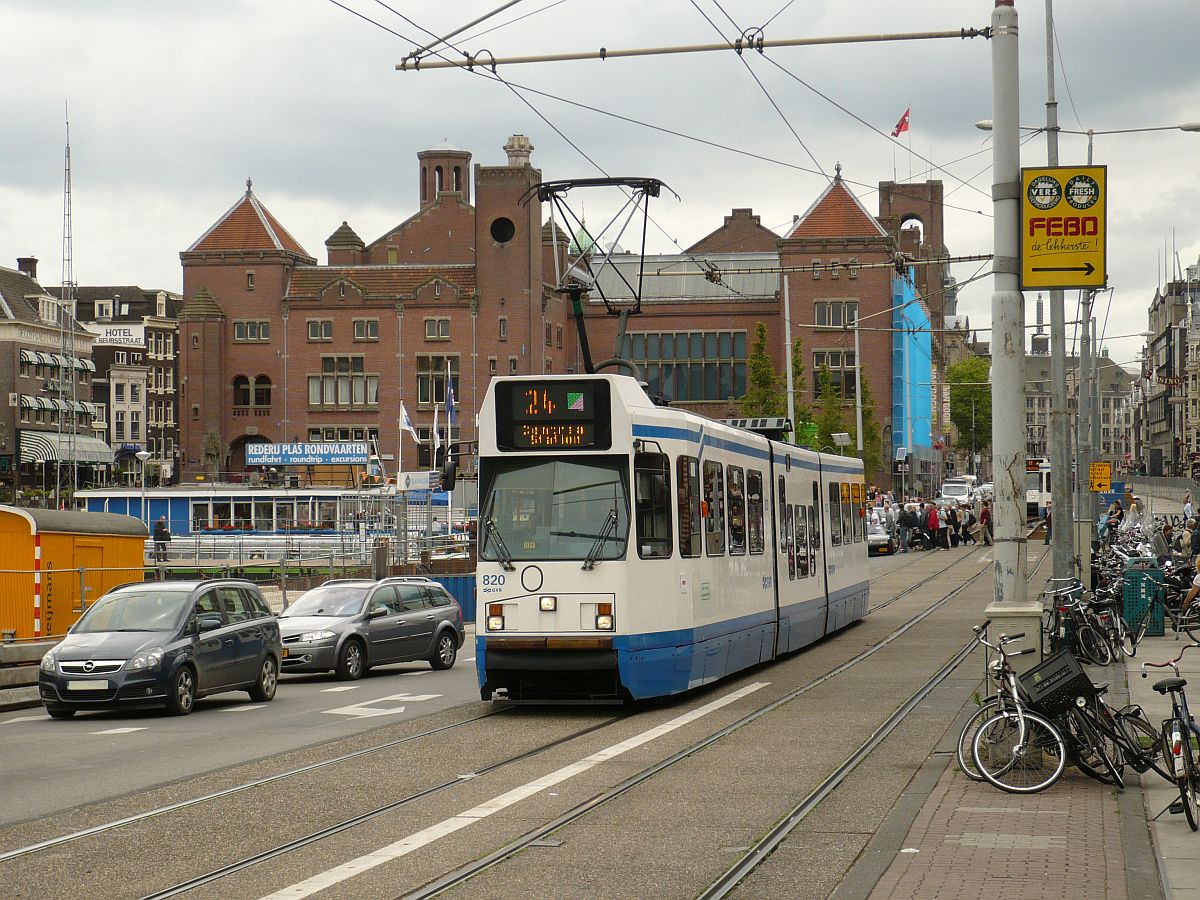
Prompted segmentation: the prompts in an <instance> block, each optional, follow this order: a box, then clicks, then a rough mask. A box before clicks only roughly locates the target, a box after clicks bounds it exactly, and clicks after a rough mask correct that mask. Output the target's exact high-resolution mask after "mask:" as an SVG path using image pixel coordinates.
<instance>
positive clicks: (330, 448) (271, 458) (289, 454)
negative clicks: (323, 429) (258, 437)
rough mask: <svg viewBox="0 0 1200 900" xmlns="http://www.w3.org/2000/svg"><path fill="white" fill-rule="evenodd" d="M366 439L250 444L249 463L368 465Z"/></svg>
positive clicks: (247, 453)
mask: <svg viewBox="0 0 1200 900" xmlns="http://www.w3.org/2000/svg"><path fill="white" fill-rule="evenodd" d="M370 455H371V453H370V449H369V448H368V447H367V444H366V442H365V441H345V442H338V443H323V444H247V445H246V465H248V466H365V465H366V464H367V460H368V459H369V458H370Z"/></svg>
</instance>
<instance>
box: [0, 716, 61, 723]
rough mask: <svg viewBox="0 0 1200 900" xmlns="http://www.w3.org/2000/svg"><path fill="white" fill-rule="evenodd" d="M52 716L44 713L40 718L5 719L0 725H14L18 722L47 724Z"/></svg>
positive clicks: (20, 717)
mask: <svg viewBox="0 0 1200 900" xmlns="http://www.w3.org/2000/svg"><path fill="white" fill-rule="evenodd" d="M49 719H50V716H48V715H46V714H45V713H42V715H40V716H17V717H16V718H15V719H5V720H4V721H3V722H0V725H14V724H16V723H17V722H47V721H49Z"/></svg>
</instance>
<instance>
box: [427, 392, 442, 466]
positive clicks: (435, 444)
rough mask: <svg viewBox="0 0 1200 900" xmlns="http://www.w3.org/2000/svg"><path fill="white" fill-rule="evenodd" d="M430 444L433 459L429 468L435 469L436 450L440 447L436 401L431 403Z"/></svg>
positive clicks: (440, 436)
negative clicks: (431, 426)
mask: <svg viewBox="0 0 1200 900" xmlns="http://www.w3.org/2000/svg"><path fill="white" fill-rule="evenodd" d="M430 445H431V447H432V449H433V460H432V462H431V464H430V466H429V468H431V469H436V468H437V457H438V451H439V450H441V449H442V435H441V432H439V430H438V405H437V404H436V403H435V404H433V434H432V435H431V436H430Z"/></svg>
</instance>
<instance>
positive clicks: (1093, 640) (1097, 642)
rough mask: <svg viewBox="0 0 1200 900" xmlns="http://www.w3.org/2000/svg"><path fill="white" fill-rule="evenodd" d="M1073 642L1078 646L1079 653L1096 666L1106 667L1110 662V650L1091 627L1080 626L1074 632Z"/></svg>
mask: <svg viewBox="0 0 1200 900" xmlns="http://www.w3.org/2000/svg"><path fill="white" fill-rule="evenodd" d="M1075 642H1076V643H1077V644H1078V645H1079V651H1080V653H1082V654H1083V655H1084V657H1086V658H1087V659H1088V660H1089V661H1091V662H1093V663H1095V664H1096V665H1098V666H1107V665H1108V664H1109V663H1110V662H1112V648H1110V647H1109V646H1108V641H1106V640H1104V638H1103V637H1102V636H1101V634H1100V632H1099V631H1097V630H1096V629H1095V628H1093V627H1092V626H1091V625H1080V626H1079V627H1078V628H1077V629H1076V630H1075Z"/></svg>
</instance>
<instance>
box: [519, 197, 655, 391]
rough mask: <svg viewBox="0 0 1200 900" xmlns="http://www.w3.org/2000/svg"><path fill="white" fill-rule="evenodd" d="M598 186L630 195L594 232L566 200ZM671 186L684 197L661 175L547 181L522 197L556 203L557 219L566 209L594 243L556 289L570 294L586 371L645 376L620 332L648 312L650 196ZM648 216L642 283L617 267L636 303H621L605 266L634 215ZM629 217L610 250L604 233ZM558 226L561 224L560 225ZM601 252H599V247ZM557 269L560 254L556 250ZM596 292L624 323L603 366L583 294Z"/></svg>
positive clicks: (640, 266) (553, 209) (644, 220)
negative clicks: (605, 282)
mask: <svg viewBox="0 0 1200 900" xmlns="http://www.w3.org/2000/svg"><path fill="white" fill-rule="evenodd" d="M594 187H615V188H619V189H621V191H622V193H624V194H625V196H626V201H625V203H624V205H623V206H622V207H621V208H620V209H619V210H617V212H616V213H615V214H614V215H613V216H612V218H611V219H609V221H608V223H607V224H606V225H605V226H604V227H603V228H602V229H600V231H599V232H598V233H597V234H593V233H592V232H591V230H590V229H588V227H587V225H586V224H584V221H583V216H582V214H581V215H576V214H575V212H574V210H572V209H571V208H570V206H568V205H567V203H566V200H565V198H566V195H567V194H569V193H570V192H571V191H573V190H575V189H577V188H594ZM663 188H666V189H667V190H668V191H670V192H671V194H672V195H674V197H675V199H677V200H678V199H679V195H678V194H677V193H675V191H673V190H671V188H670V187H669V186H668V185H666V184H664V183H663V182H662V181H660V180H659V179H657V178H645V177H604V178H568V179H563V180H560V181H544V182H542V183H541V184H538V185H535V186H534V187H532V188H530V189H529V190H528V191H527V192H526V193H525V194H524V195H523V196H522V197H521V202H522V203H528V202H529V201H530V200H532V199H533V197H534V196H535V195H536V196H537V198H538V200H539V201H540V202H542V203H550V204H551V221H552V222H556V221H557V219H556V217H555V213H561V215H562V217H563V221H564V222H565V223H567V224H568V225H569V226H570V228H571V231H572V232H573V233H574V234H575V235H577V236H578V235H583V236H584V238H585V239H586V241H587V242H588V246H587V247H586V248H584V247H582V246H579V247H578V249H579V251H580V253H579V256H578V258H577V259H576V260H575V261H574V262H573V263H572V264H571V265H570V266H568V267H567V270H566V271H565V272H561V273H558V284H557V285H556V287H555V290H556V291H557V292H559V293H564V294H568V295H570V298H571V309H572V315H573V317H574V319H575V329H576V331H577V333H578V335H579V349H580V355H581V356H582V362H583V370H584V372H586V373H587V374H589V375H591V374H594V373H595V372H596V370H597V368H607V367H609V366H613V365H616V366H620V367H622V368H627V369H629V370H631V371H632V372H633V373H634V377H635V378H637V379H638V380H640V378H641V372H640V371H639V370H638V368H637V366H635V365H634V364H633V363H631V362H630V361H628V360H624V359H621V358H620V351H621V346H620V337H619V336H620V335H623V334H624V332H625V322H626V320H627V319H628V317H629V316H631V315H637V314H638V313H640V312H641V311H642V285H643V281H644V279H645V274H646V230H647V225H648V224H649V220H650V198H651V197H658V196H660V195H661V193H662V189H663ZM639 211H640V212H641V214H642V239H641V240H642V243H641V250H640V252H639V263H638V275H637V286H636V287H635V286H634V285H632V284H630V282H629V279H628V278H626V277H625V273H624V272H623V271H621V268H620V267H619V266H616V265H613V267H612V268H613V271H614V272H615V273H616V276H617V277H618V278H619V279H620V280H621V282H622V283H623V284H624V285H625V287H626V288H628V290H629V293H630V294H631V295H632V297H633V303H632V304H622V305H620V306H618V305H616V304H615V303H614V302H613V300H611V299H610V298H609V297H608V296H607V295H606V294H605V293H604V288H603V286H602V285H601V283H600V278H599V276H600V274H601V272H603V271H604V269H605V268H606V267H607V266H609V265H610V264H611V263H612V250H613V248H614V247H616V246H617V244H618V241H619V240H620V239H621V237H622V235H624V233H625V229H626V228H628V227H629V223H630V222H631V221H632V220H633V216H634V214H635V213H637V212H639ZM622 217H624V221H623V223H622V224H621V226H620V229H619V230H618V231H617V233H616V237H615V239H614V240H613V241H612V243H611V244H610V246H609V249H608V250H607V251H605V250H604V249H603V247H601V245H600V242H599V240H600V238H602V237H604V235H605V233H606V232H607V231H608V230H609V229H610V228H612V227H613V226H614V225H616V224H617V222H618V220H620V219H621V218H622ZM554 227H555V228H556V229H557V227H558V226H557V224H556V225H555V226H554ZM597 250H598V251H599V254H596V253H595V251H597ZM596 255H599V256H600V257H601V261H600V264H599V266H598V267H594V266H593V263H592V260H593V257H594V256H596ZM556 268H557V254H556ZM593 291H594V292H595V293H596V294H598V295H599V296H600V299H601V300H603V301H604V308H605V310H606V312H607V313H608V314H609V315H610V316H620V317H621V322H620V325H619V327H618V342H617V346H616V348H615V350H614V355H613V357H611V358H610V359H606V360H604V361H603V362H602V363H601V364H600V365H599V366H597V365H594V364H593V362H592V354H591V348H590V346H589V344H588V337H587V326H586V324H585V322H584V315H583V294H584V293H585V292H588V293H591V292H593Z"/></svg>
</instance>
